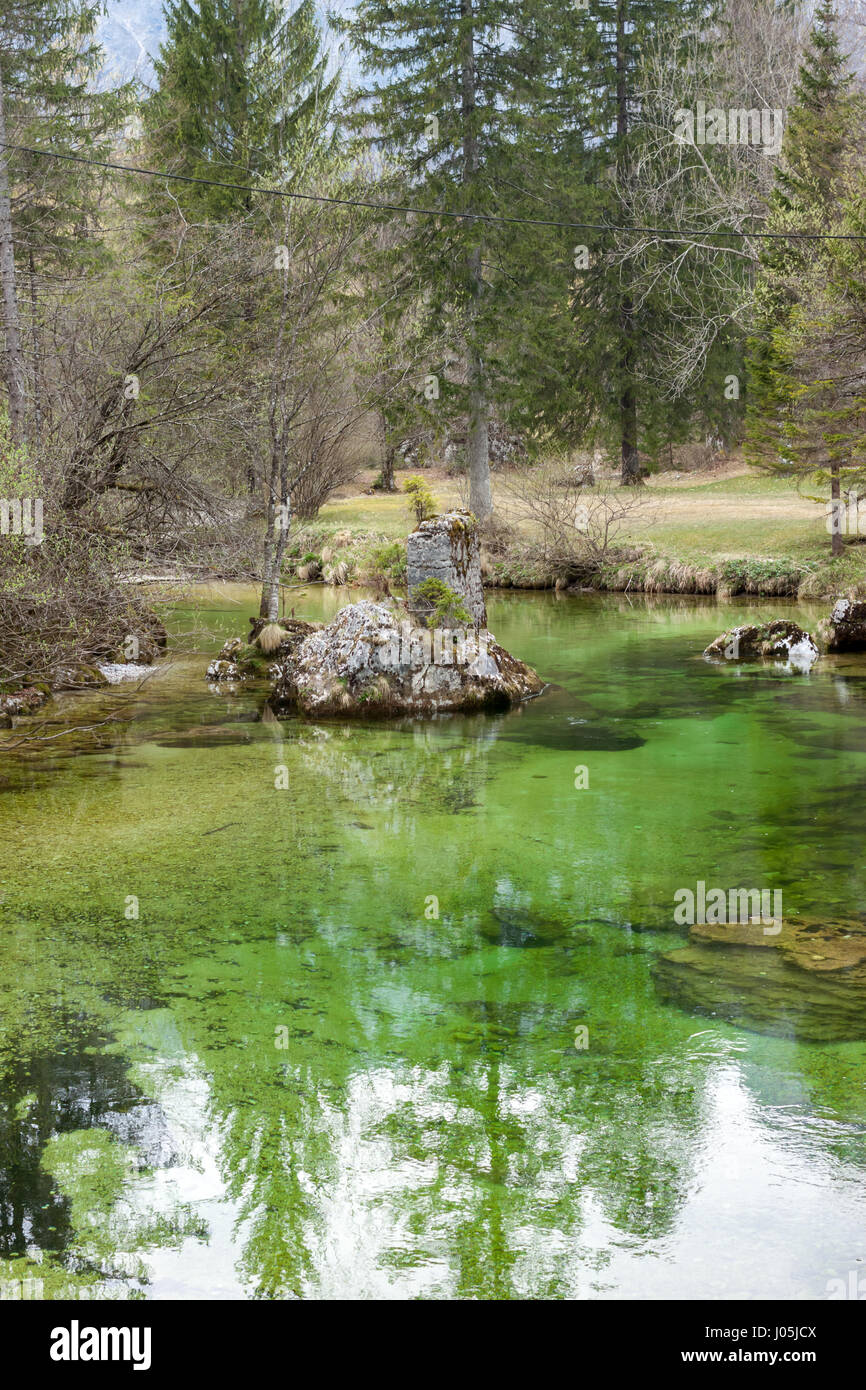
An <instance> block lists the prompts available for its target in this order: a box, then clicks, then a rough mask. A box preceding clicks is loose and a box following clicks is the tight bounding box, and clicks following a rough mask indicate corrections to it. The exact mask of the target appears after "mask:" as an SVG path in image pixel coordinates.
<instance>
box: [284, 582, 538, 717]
mask: <svg viewBox="0 0 866 1390" xmlns="http://www.w3.org/2000/svg"><path fill="white" fill-rule="evenodd" d="M270 678H271V681H272V684H273V689H274V698H275V702H276V704H277V705H278V706H279V705H282V706H285V707H294V708H298V709H301V710H303V711H304V712H305V713H307V714H316V715H332V714H333V715H346V714H359V715H368V714H393V713H409V714H433V713H439V712H442V711H449V710H470V709H484V708H494V709H495V708H500V709H501V708H506V707H507V706H509V705H512V704H516V703H518V702H519V701H521V700H526V699H529V698H530V697H531V696H533V695H537V694H539V692H540V691H541V690H542V689H543V682H542V681H541V680H540V679H539V677H538V676H537V675H536V673H535V671H533V670H532V669H531V668H530V667H529V666H526V665H525V664H524V663H523V662H522V661H518V660H517V659H516V658H515V657H513V656H511V655H510V654H509V653H508V652H507V651H505V650H504V649H503V648H502V647H500V646H499V645H498V643H497V642H496V640H495V639H494V638H493V636H492V635H491V634H490V633H489V632H487V631H486V629H482V630H481V631H478V632H476V631H475V630H474V629H472V628H468V629H465V630H454V629H443V628H437V629H435V630H433V631H431V630H430V629H429V628H426V627H422V626H420V625H419V624H417V623H413V622H412V621H411V620H410V619H408V618H407V617H406V616H405V613H403V612H401V610H400V609H398V608H397V607H396V605H391V604H387V603H374V602H372V601H370V600H364V601H363V602H361V603H353V604H350V605H349V606H348V607H346V608H343V609H342V610H341V611H340V612H339V613H338V614H337V616H336V618H334V620H333V622H331V623H328V625H327V626H326V627H322V628H319V629H318V630H317V631H315V632H313V633H311V634H310V635H309V636H308V637H305V638H304V640H303V641H301V642H300V643H299V644H298V646H297V647H296V648H295V649H294V651H292V652H290V653H289V654H287V655H286V656H283V655H282V654H280V655H279V656H278V657H277V659H276V660H275V661H274V662H273V664H272V665H271V668H270Z"/></svg>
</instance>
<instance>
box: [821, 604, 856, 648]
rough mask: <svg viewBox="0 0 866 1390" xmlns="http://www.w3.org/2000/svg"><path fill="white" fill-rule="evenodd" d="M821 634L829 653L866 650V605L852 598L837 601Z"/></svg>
mask: <svg viewBox="0 0 866 1390" xmlns="http://www.w3.org/2000/svg"><path fill="white" fill-rule="evenodd" d="M819 633H820V637H821V641H822V642H823V644H824V646H825V647H826V648H827V651H828V652H850V651H863V650H866V603H862V602H859V601H858V600H856V599H850V598H840V599H837V600H836V602H835V603H834V605H833V611H832V613H831V614H830V617H829V618H828V619H827V621H826V622H824V623H822V624H821V627H820V630H819Z"/></svg>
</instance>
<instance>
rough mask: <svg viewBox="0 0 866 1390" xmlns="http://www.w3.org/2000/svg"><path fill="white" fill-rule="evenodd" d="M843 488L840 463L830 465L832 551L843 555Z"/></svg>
mask: <svg viewBox="0 0 866 1390" xmlns="http://www.w3.org/2000/svg"><path fill="white" fill-rule="evenodd" d="M842 516H843V511H842V488H841V485H840V482H839V465H838V463H831V465H830V552H831V554H833V555H841V554H842V551H843V550H844V548H845V547H844V544H843V541H842V527H843V525H844V522H843V520H842Z"/></svg>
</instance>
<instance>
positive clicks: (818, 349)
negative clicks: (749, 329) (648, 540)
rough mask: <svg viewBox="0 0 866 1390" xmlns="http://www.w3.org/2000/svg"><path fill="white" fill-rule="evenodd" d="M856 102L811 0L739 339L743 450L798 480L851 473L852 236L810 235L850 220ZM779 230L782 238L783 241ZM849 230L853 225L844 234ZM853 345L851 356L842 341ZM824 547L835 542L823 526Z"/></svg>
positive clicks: (856, 276)
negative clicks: (751, 316)
mask: <svg viewBox="0 0 866 1390" xmlns="http://www.w3.org/2000/svg"><path fill="white" fill-rule="evenodd" d="M863 122H864V102H863V98H862V96H860V95H859V94H858V93H857V92H856V91H854V90H853V85H852V77H851V75H850V73H849V72H848V71H847V65H846V58H845V55H844V54H843V53H842V50H841V47H840V44H839V39H838V35H837V32H836V16H835V10H834V6H833V4H832V0H821V4H820V5H819V6H818V8H817V10H816V12H815V16H814V21H813V25H812V30H811V33H810V36H809V41H808V44H807V46H806V50H805V52H804V55H803V61H802V64H801V67H800V72H799V78H798V83H797V87H796V90H795V96H794V103H793V105H792V108H791V110H790V111H789V114H788V120H787V124H786V128H785V134H784V138H783V142H782V152H781V161H780V165H779V168H778V170H777V172H776V179H775V184H774V188H773V194H772V198H771V204H770V213H769V218H768V223H767V227H768V230H769V231H771V232H773V233H777V234H779V239H778V240H770V241H768V242H767V244H766V249H765V250H764V252H763V254H762V257H761V263H760V270H759V278H758V283H757V286H756V308H755V326H754V331H753V333H752V336H751V338H750V342H749V371H750V378H749V409H748V415H747V425H748V441H747V442H748V456H749V458H750V461H751V462H753V463H755V464H758V465H759V466H763V467H765V468H767V469H768V470H770V471H772V472H775V473H779V474H782V475H784V476H789V477H796V478H798V479H800V480H805V479H808V478H813V479H815V480H816V481H818V482H821V481H824V480H827V479H829V484H830V496H831V499H832V505H833V507H834V508H835V509H837V510H838V507H839V503H840V498H841V491H842V487H843V484H844V483H846V481H848V482H854V481H857V480H858V479H860V478H862V476H863V460H862V451H861V450H860V449H859V448H858V447H857V444H858V441H859V438H860V436H861V435H862V417H863V399H862V397H863V393H862V389H861V388H860V387H859V385H858V378H859V364H858V361H857V360H856V359H857V358H858V357H859V353H860V350H861V347H862V346H863V345H864V341H863V323H862V302H861V297H862V280H863V276H864V272H866V263H864V257H863V250H862V243H859V242H856V241H855V242H848V243H844V242H833V241H830V240H821V239H820V238H818V239H815V240H810V239H809V238H808V236H805V237H804V236H803V235H802V234H803V233H806V234H808V233H810V232H812V233H820V234H826V233H831V234H832V233H842V234H844V235H848V234H850V233H851V229H852V226H854V225H855V224H858V225H859V223H860V222H861V221H862V217H861V216H860V212H859V209H860V207H861V205H862V195H863V189H862V184H863V175H862V171H861V170H860V169H859V168H858V167H857V164H856V161H855V159H854V149H855V147H856V145H857V139H856V134H857V132H858V131H859V133H860V134H861V136H862V133H863ZM785 233H791V234H792V235H791V236H790V239H789V238H788V237H786V236H785ZM856 234H857V233H856V232H855V235H856ZM852 344H853V346H854V359H855V360H854V361H852V360H851V347H852ZM830 529H831V538H832V549H833V552H834V553H836V554H838V553H839V552H840V551H841V549H842V535H841V530H840V528H839V527H838V526H831V528H830Z"/></svg>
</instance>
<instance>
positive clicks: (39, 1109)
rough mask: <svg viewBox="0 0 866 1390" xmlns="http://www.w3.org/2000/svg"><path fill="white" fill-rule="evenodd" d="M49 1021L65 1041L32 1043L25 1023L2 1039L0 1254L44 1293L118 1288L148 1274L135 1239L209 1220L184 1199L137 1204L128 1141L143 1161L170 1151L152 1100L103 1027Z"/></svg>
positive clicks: (163, 1242)
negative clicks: (159, 1207) (156, 1209)
mask: <svg viewBox="0 0 866 1390" xmlns="http://www.w3.org/2000/svg"><path fill="white" fill-rule="evenodd" d="M56 1025H57V1035H58V1040H59V1041H62V1042H63V1043H64V1044H65V1045H64V1046H63V1047H61V1048H58V1050H57V1051H56V1052H54V1053H47V1052H40V1051H37V1052H32V1051H31V1050H30V1048H29V1047H28V1039H27V1036H26V1033H24V1034H19V1035H18V1036H17V1037H13V1036H12V1035H11V1034H7V1037H6V1039H5V1040H4V1051H5V1053H6V1055H7V1057H8V1056H13V1055H14V1056H15V1058H16V1060H15V1061H14V1062H12V1063H11V1064H8V1065H7V1066H6V1068H5V1071H4V1072H3V1073H2V1074H0V1085H2V1095H3V1103H2V1106H0V1260H4V1261H9V1262H10V1263H9V1264H7V1265H6V1266H5V1268H6V1270H7V1271H12V1270H14V1271H15V1272H16V1277H25V1275H26V1277H31V1278H32V1277H38V1278H39V1279H41V1280H42V1281H43V1283H44V1284H45V1285H46V1287H47V1293H46V1295H45V1296H49V1297H50V1296H54V1295H55V1294H59V1295H60V1296H64V1297H69V1296H70V1295H72V1296H78V1295H84V1294H85V1293H86V1292H87V1290H88V1289H92V1288H93V1287H95V1286H96V1285H102V1284H103V1283H104V1281H106V1280H107V1281H109V1284H110V1285H111V1286H112V1287H113V1289H114V1291H115V1292H120V1291H121V1290H122V1289H123V1287H124V1286H125V1285H128V1284H129V1281H130V1279H134V1280H135V1282H136V1283H140V1282H141V1281H142V1280H145V1279H146V1272H145V1269H144V1266H143V1265H142V1264H141V1263H140V1261H138V1260H136V1259H135V1257H134V1252H135V1251H140V1250H142V1249H144V1248H145V1247H146V1246H148V1245H152V1244H158V1245H160V1246H167V1245H172V1244H174V1245H176V1244H178V1243H179V1242H180V1241H181V1240H182V1239H184V1238H185V1237H186V1236H188V1235H197V1236H199V1238H202V1237H203V1236H204V1235H205V1232H204V1230H203V1228H202V1225H201V1222H200V1221H199V1220H198V1219H197V1218H196V1217H195V1215H194V1213H193V1212H192V1210H191V1209H190V1208H189V1207H188V1206H186V1205H184V1204H181V1203H175V1204H174V1206H173V1208H169V1209H168V1210H163V1211H162V1212H160V1213H158V1214H156V1213H150V1212H149V1211H148V1210H147V1208H146V1207H144V1206H141V1205H136V1203H135V1201H134V1200H133V1198H134V1192H133V1188H132V1187H130V1186H129V1185H128V1181H129V1180H132V1181H134V1175H133V1173H132V1171H131V1169H130V1166H129V1162H128V1159H129V1158H130V1157H131V1153H132V1150H130V1149H129V1148H128V1147H127V1143H128V1142H131V1143H132V1144H133V1145H134V1146H135V1151H137V1154H138V1156H139V1162H140V1163H143V1162H146V1161H147V1159H148V1157H153V1156H154V1155H156V1154H158V1156H159V1163H160V1164H170V1163H171V1162H172V1161H173V1157H174V1155H173V1153H172V1149H171V1142H170V1138H169V1135H168V1131H167V1128H166V1125H165V1123H164V1119H163V1117H162V1115H161V1112H160V1110H159V1107H158V1106H154V1105H146V1104H142V1100H143V1098H142V1096H141V1094H140V1092H138V1090H137V1089H136V1087H135V1086H134V1085H133V1084H132V1082H131V1081H130V1079H129V1075H128V1068H127V1062H126V1060H125V1059H124V1058H123V1057H122V1056H121V1055H119V1054H116V1053H114V1052H111V1051H106V1050H105V1048H106V1042H107V1039H106V1038H105V1036H104V1035H101V1034H97V1033H95V1032H92V1031H89V1030H88V1028H87V1026H86V1025H84V1024H83V1023H82V1022H81V1021H80V1020H75V1019H71V1018H63V1019H61V1018H60V1016H58V1017H57V1019H56ZM124 1141H126V1142H124ZM40 1252H41V1253H40ZM46 1255H48V1257H49V1261H48V1263H47V1264H46V1263H45V1262H44V1258H45V1256H46ZM25 1261H26V1262H27V1263H26V1270H25V1263H24V1262H25ZM32 1261H35V1262H33V1263H31V1262H32ZM70 1281H71V1282H70Z"/></svg>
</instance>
